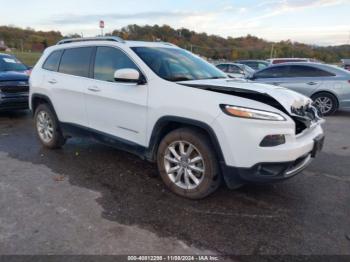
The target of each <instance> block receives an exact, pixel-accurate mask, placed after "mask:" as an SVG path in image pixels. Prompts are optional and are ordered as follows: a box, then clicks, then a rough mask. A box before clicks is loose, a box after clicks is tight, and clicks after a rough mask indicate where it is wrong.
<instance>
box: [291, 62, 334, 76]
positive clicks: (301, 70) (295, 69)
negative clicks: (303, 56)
mask: <svg viewBox="0 0 350 262" xmlns="http://www.w3.org/2000/svg"><path fill="white" fill-rule="evenodd" d="M322 76H334V74H332V73H330V72H327V71H324V70H322V69H318V68H316V67H311V66H301V65H295V66H290V67H289V72H288V77H322Z"/></svg>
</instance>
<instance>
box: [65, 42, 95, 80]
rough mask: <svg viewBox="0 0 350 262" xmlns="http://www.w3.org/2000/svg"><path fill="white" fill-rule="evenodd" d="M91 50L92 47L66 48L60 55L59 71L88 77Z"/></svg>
mask: <svg viewBox="0 0 350 262" xmlns="http://www.w3.org/2000/svg"><path fill="white" fill-rule="evenodd" d="M92 50H93V48H92V47H79V48H72V49H66V50H65V51H64V53H63V55H62V59H61V63H60V68H59V72H61V73H64V74H69V75H75V76H83V77H88V76H89V67H90V59H91V54H92Z"/></svg>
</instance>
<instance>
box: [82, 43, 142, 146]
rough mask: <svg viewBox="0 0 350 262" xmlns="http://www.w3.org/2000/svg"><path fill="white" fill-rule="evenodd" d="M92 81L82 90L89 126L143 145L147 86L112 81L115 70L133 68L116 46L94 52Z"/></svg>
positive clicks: (132, 64)
mask: <svg viewBox="0 0 350 262" xmlns="http://www.w3.org/2000/svg"><path fill="white" fill-rule="evenodd" d="M95 53H96V54H95V59H94V66H93V78H94V79H93V80H92V81H91V82H90V84H89V86H87V87H86V88H85V94H86V111H87V115H88V119H89V126H90V127H91V128H92V129H95V130H98V131H100V132H103V133H106V134H109V135H113V136H115V137H118V138H121V139H124V140H127V141H131V142H135V143H137V144H141V145H144V144H145V134H146V116H147V94H148V85H147V84H144V85H138V84H136V83H125V82H116V81H115V79H114V73H115V71H116V70H118V69H125V68H133V69H136V70H138V71H139V72H140V73H141V71H140V70H139V68H138V67H137V65H136V64H135V63H134V62H133V61H132V60H131V59H130V58H129V56H128V55H127V54H126V53H124V51H122V50H120V49H118V48H116V47H107V46H98V47H97V48H96V49H95Z"/></svg>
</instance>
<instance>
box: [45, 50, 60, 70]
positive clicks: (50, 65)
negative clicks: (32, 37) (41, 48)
mask: <svg viewBox="0 0 350 262" xmlns="http://www.w3.org/2000/svg"><path fill="white" fill-rule="evenodd" d="M62 53H63V51H62V50H57V51H54V52H52V53H51V54H50V55H49V56H48V58H47V59H46V61H45V63H44V64H43V68H44V69H46V70H50V71H57V70H58V66H59V64H60V60H61V56H62Z"/></svg>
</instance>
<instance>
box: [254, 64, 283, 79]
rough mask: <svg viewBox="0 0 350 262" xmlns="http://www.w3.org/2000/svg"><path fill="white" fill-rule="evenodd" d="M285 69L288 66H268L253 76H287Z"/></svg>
mask: <svg viewBox="0 0 350 262" xmlns="http://www.w3.org/2000/svg"><path fill="white" fill-rule="evenodd" d="M287 69H288V67H286V66H276V67H269V68H266V69H264V70H262V71H260V72H258V73H256V74H255V78H280V77H286V76H287Z"/></svg>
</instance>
